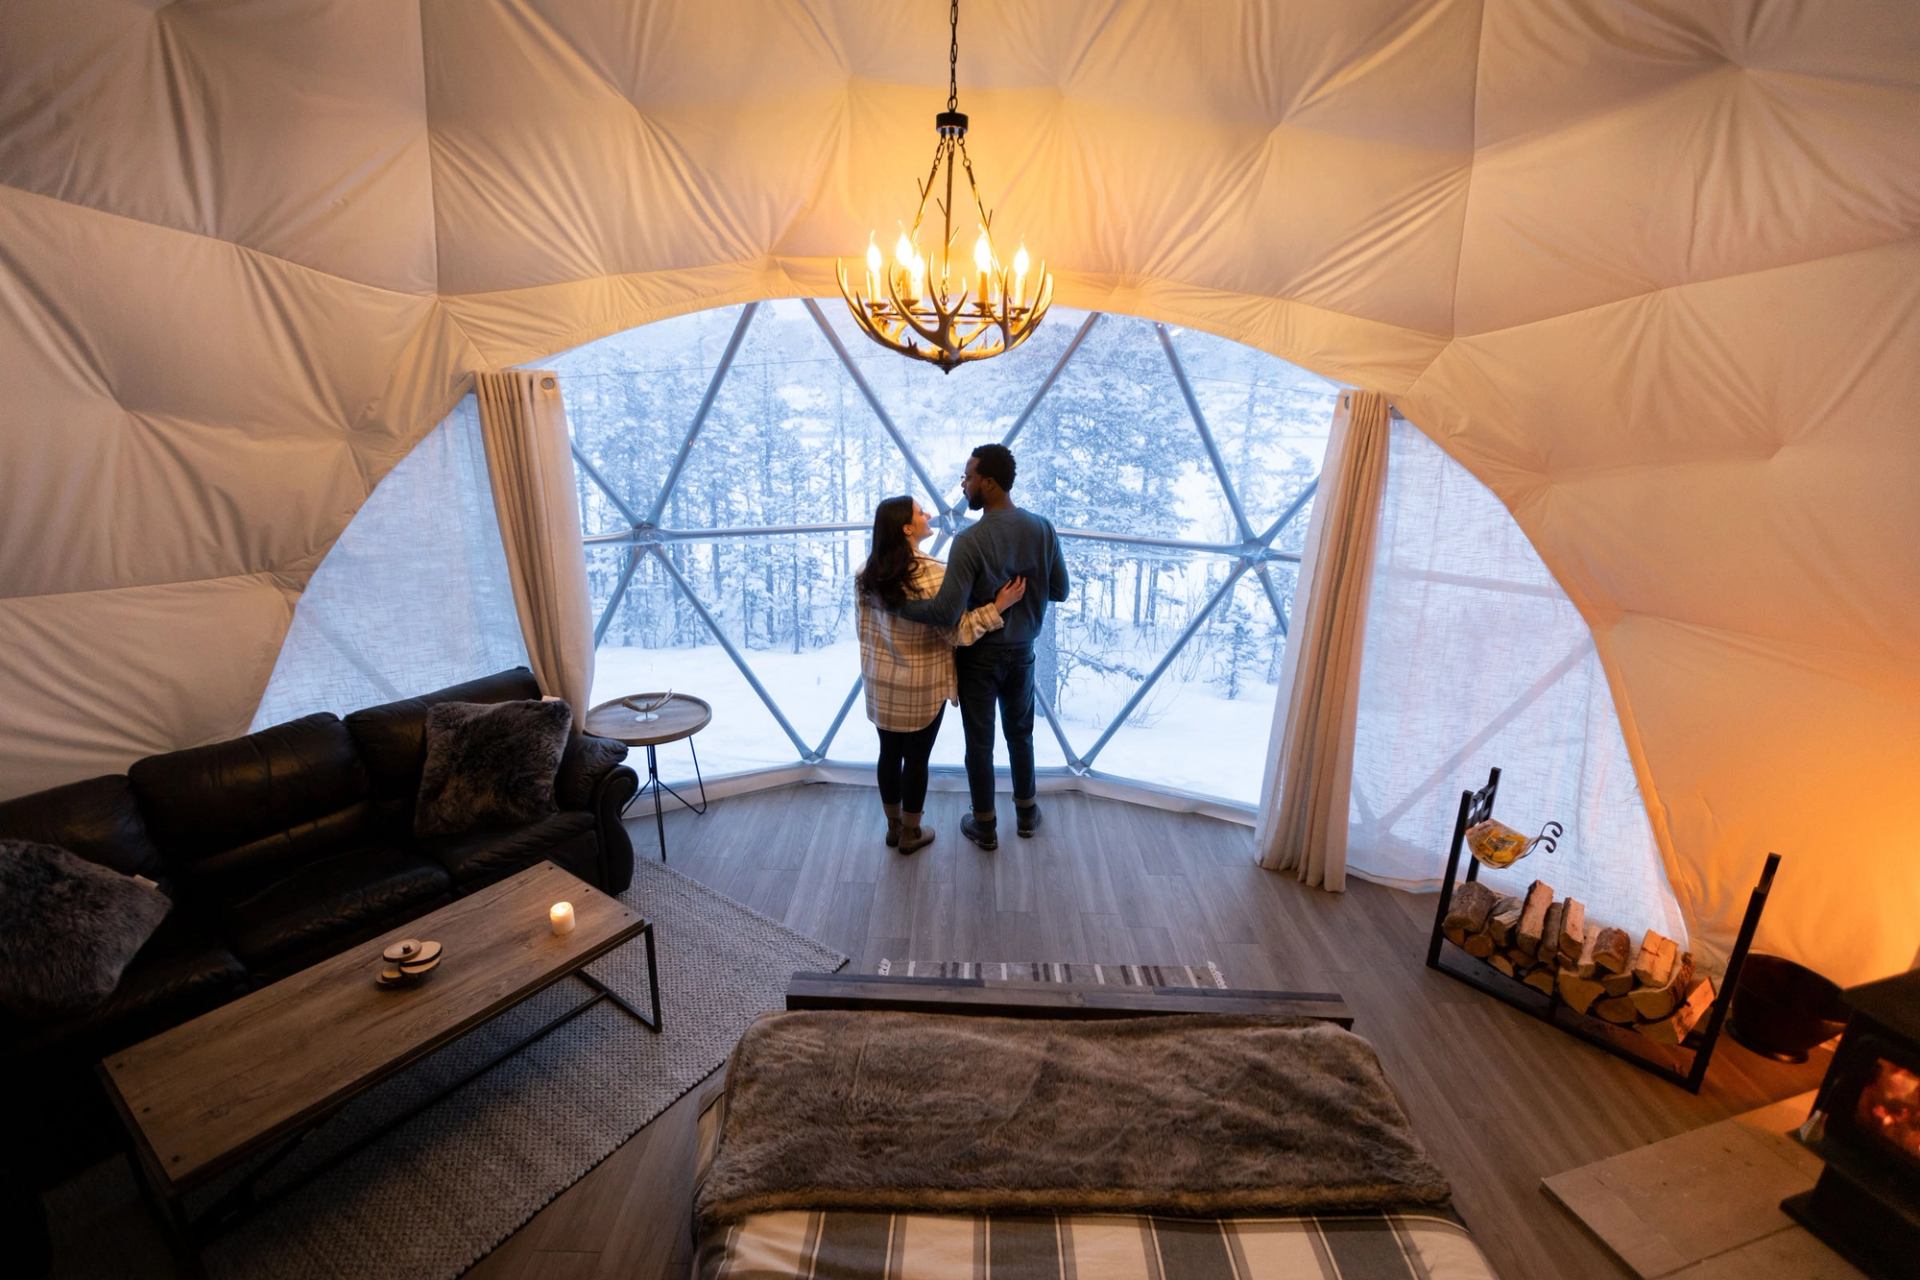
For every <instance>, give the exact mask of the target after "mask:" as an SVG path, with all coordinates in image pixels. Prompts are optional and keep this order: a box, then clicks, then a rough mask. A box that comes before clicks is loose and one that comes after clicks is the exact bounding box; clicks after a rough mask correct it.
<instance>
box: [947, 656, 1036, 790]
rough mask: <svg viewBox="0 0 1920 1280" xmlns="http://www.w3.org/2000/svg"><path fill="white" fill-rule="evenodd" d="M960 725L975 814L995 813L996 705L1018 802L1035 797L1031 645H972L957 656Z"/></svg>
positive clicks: (968, 782)
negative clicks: (963, 732)
mask: <svg viewBox="0 0 1920 1280" xmlns="http://www.w3.org/2000/svg"><path fill="white" fill-rule="evenodd" d="M953 665H954V670H955V672H956V673H957V674H958V676H959V684H960V725H961V727H962V728H963V729H965V730H966V734H967V791H968V793H969V795H970V796H971V799H972V802H973V811H974V812H975V813H977V814H985V813H992V812H993V706H994V703H996V702H998V703H999V704H1000V728H1001V732H1003V733H1004V734H1006V738H1007V762H1008V764H1010V765H1011V766H1012V767H1013V798H1014V800H1015V801H1016V802H1017V801H1021V800H1030V799H1032V798H1033V792H1034V780H1033V646H1031V645H1024V644H1023V645H986V644H973V645H967V646H966V647H964V648H960V649H955V650H954V651H953Z"/></svg>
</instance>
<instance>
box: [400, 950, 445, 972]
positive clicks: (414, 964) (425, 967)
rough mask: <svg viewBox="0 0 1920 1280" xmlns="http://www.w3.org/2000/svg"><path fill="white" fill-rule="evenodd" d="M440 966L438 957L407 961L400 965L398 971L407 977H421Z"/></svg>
mask: <svg viewBox="0 0 1920 1280" xmlns="http://www.w3.org/2000/svg"><path fill="white" fill-rule="evenodd" d="M439 967H440V957H439V956H438V955H436V956H434V957H433V959H431V960H420V961H409V962H408V963H405V964H402V965H401V966H400V972H401V973H402V974H404V975H405V976H406V977H409V978H422V977H425V976H426V975H427V974H429V973H432V972H433V971H434V970H435V969H438V968H439Z"/></svg>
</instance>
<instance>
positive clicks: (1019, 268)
mask: <svg viewBox="0 0 1920 1280" xmlns="http://www.w3.org/2000/svg"><path fill="white" fill-rule="evenodd" d="M1032 261H1033V260H1032V259H1031V258H1029V257H1027V242H1026V241H1025V240H1022V241H1021V242H1020V248H1019V250H1018V251H1016V252H1015V253H1014V255H1013V305H1014V306H1016V307H1017V306H1019V305H1020V304H1021V302H1022V301H1024V300H1025V298H1026V294H1027V267H1028V266H1029V265H1030V264H1031V263H1032Z"/></svg>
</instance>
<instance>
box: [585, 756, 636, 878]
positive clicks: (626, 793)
mask: <svg viewBox="0 0 1920 1280" xmlns="http://www.w3.org/2000/svg"><path fill="white" fill-rule="evenodd" d="M639 791H640V775H639V774H637V773H635V772H634V771H633V770H631V769H629V768H627V766H625V765H623V764H620V765H614V766H613V767H612V768H610V769H608V770H607V771H606V772H605V773H603V774H602V775H601V776H600V780H599V781H598V782H597V783H596V784H595V785H594V788H593V805H592V808H593V826H594V830H595V831H596V832H597V833H598V834H599V837H600V860H601V865H602V866H603V867H604V868H605V875H606V883H605V884H603V885H602V886H601V887H602V888H603V889H605V890H606V891H607V892H608V893H624V892H625V891H626V888H627V886H628V885H630V884H632V883H633V841H632V840H630V839H628V838H627V828H626V826H625V825H624V824H623V823H622V822H621V821H620V813H621V811H622V810H624V809H625V808H626V807H627V802H628V801H629V800H631V799H633V797H634V796H635V795H637V794H638V793H639Z"/></svg>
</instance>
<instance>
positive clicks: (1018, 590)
mask: <svg viewBox="0 0 1920 1280" xmlns="http://www.w3.org/2000/svg"><path fill="white" fill-rule="evenodd" d="M1026 594H1027V580H1026V579H1025V578H1010V579H1008V580H1007V584H1006V585H1005V586H1003V587H1001V588H1000V589H999V590H998V591H996V592H994V593H993V607H994V608H996V609H998V610H999V611H1000V612H1002V613H1005V612H1006V611H1007V610H1008V609H1009V608H1010V607H1011V606H1013V605H1014V604H1017V603H1018V602H1019V601H1020V600H1021V599H1022V598H1024V597H1025V596H1026Z"/></svg>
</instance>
